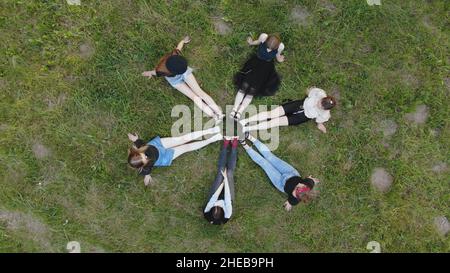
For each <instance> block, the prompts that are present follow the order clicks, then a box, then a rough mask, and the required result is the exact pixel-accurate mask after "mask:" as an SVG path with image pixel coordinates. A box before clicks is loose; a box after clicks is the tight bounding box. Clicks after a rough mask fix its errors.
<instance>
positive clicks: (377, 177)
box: [370, 168, 394, 193]
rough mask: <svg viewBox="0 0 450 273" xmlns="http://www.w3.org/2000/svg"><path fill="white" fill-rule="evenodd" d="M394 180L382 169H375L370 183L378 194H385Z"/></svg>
mask: <svg viewBox="0 0 450 273" xmlns="http://www.w3.org/2000/svg"><path fill="white" fill-rule="evenodd" d="M393 181H394V178H393V177H392V175H390V174H389V173H388V172H387V171H386V170H385V169H384V168H375V169H374V171H373V173H372V176H371V178H370V182H371V184H372V186H373V187H374V188H375V189H376V190H378V191H379V192H382V193H386V192H388V191H389V189H390V188H391V186H392V182H393Z"/></svg>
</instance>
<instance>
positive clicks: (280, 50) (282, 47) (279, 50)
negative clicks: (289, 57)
mask: <svg viewBox="0 0 450 273" xmlns="http://www.w3.org/2000/svg"><path fill="white" fill-rule="evenodd" d="M283 50H284V44H283V43H281V44H280V46H279V47H278V53H277V61H278V62H280V63H282V62H284V55H281V52H283Z"/></svg>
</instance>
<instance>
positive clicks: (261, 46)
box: [230, 33, 284, 120]
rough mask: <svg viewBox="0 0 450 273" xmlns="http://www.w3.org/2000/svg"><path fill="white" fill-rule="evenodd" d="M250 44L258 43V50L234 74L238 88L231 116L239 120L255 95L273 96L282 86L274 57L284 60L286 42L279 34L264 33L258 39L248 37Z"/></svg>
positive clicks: (279, 60) (280, 60)
mask: <svg viewBox="0 0 450 273" xmlns="http://www.w3.org/2000/svg"><path fill="white" fill-rule="evenodd" d="M247 43H248V44H249V45H252V46H254V45H257V46H258V50H257V53H256V54H253V55H252V56H251V57H250V59H249V60H248V61H247V62H246V63H245V64H244V67H243V68H242V69H241V70H240V71H239V72H238V73H236V75H235V76H234V84H235V86H236V89H237V90H238V92H237V94H236V98H235V101H234V106H233V111H232V112H231V113H230V117H231V118H234V119H236V120H239V119H240V117H241V115H242V113H243V112H244V110H245V109H246V108H247V106H248V105H249V104H250V102H251V101H252V99H253V97H255V96H256V97H260V96H273V95H275V93H276V91H277V90H278V88H279V86H280V76H279V75H278V73H277V72H276V70H275V64H274V59H277V61H278V62H283V61H284V56H283V55H281V52H282V51H283V50H284V44H283V43H282V42H281V40H280V37H278V35H275V34H272V35H267V34H266V33H262V34H261V35H259V38H258V40H255V41H253V39H252V38H251V37H248V39H247Z"/></svg>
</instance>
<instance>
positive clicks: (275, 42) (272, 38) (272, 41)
mask: <svg viewBox="0 0 450 273" xmlns="http://www.w3.org/2000/svg"><path fill="white" fill-rule="evenodd" d="M266 44H267V47H268V48H270V49H272V50H275V49H278V47H279V46H280V44H281V40H280V36H278V35H277V34H270V35H269V37H267V40H266Z"/></svg>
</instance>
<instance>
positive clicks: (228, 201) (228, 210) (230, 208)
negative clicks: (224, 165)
mask: <svg viewBox="0 0 450 273" xmlns="http://www.w3.org/2000/svg"><path fill="white" fill-rule="evenodd" d="M222 175H223V183H224V187H225V189H224V190H225V193H224V197H225V198H224V203H225V207H224V208H223V209H224V214H225V218H227V219H230V217H231V214H232V213H233V206H232V204H231V193H230V185H229V181H228V177H227V171H226V170H222Z"/></svg>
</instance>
